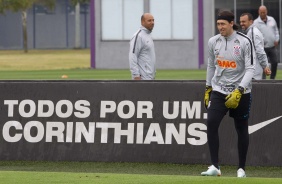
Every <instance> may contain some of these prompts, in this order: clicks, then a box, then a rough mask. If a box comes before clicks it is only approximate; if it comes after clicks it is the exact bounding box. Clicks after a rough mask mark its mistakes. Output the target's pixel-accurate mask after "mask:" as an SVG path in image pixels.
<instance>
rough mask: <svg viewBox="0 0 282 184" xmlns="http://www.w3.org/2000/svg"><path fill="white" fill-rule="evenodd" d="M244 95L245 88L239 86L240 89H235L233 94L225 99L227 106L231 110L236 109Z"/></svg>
mask: <svg viewBox="0 0 282 184" xmlns="http://www.w3.org/2000/svg"><path fill="white" fill-rule="evenodd" d="M243 93H244V88H243V87H240V86H239V88H238V89H235V90H234V91H233V92H232V93H230V94H229V95H227V97H226V98H225V100H226V102H225V106H226V107H227V108H229V109H236V108H237V107H238V105H239V102H240V99H241V97H242V94H243Z"/></svg>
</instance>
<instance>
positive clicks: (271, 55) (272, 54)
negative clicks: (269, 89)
mask: <svg viewBox="0 0 282 184" xmlns="http://www.w3.org/2000/svg"><path fill="white" fill-rule="evenodd" d="M264 51H265V53H266V55H267V57H268V62H269V63H270V64H271V75H270V79H275V77H276V73H277V65H278V56H277V50H276V47H270V48H264ZM262 78H263V79H266V76H265V74H264V72H263V76H262Z"/></svg>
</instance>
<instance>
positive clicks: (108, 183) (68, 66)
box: [0, 50, 282, 184]
mask: <svg viewBox="0 0 282 184" xmlns="http://www.w3.org/2000/svg"><path fill="white" fill-rule="evenodd" d="M89 67H90V51H89V50H30V51H29V53H28V54H24V53H23V51H0V80H130V79H131V78H130V72H129V70H128V69H124V70H100V69H90V68H89ZM63 75H67V76H68V78H62V76H63ZM205 75H206V71H205V70H157V77H156V79H157V80H205ZM277 79H282V71H281V70H279V71H278V73H277ZM207 167H208V166H207V165H183V164H161V163H159V164H158V163H103V162H38V161H0V183H21V184H22V183H28V184H33V183H34V184H35V183H36V184H38V183H42V184H45V183H46V184H47V183H48V184H49V183H79V184H84V183H97V184H100V183H101V184H113V183H121V184H127V183H128V184H131V183H137V184H139V183H144V184H150V183H152V184H159V183H160V184H171V183H181V184H182V183H193V184H194V183H196V184H197V183H199V184H205V183H207V184H213V183H215V184H223V183H224V184H225V183H238V184H245V183H246V184H265V183H267V184H272V183H273V184H276V183H277V184H278V183H279V184H281V183H282V167H247V176H248V177H247V178H243V179H238V178H236V170H237V168H236V167H235V166H221V170H222V176H221V177H201V176H199V175H200V173H201V172H202V171H204V170H206V169H207Z"/></svg>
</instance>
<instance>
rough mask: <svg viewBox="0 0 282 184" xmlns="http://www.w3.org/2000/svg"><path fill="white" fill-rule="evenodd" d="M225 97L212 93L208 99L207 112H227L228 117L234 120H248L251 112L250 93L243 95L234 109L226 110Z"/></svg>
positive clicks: (215, 92)
mask: <svg viewBox="0 0 282 184" xmlns="http://www.w3.org/2000/svg"><path fill="white" fill-rule="evenodd" d="M226 96H227V95H225V94H222V93H219V92H217V91H212V93H211V97H210V105H209V107H208V111H209V110H217V111H222V112H224V114H226V113H227V111H229V116H230V117H232V118H235V119H248V118H249V115H250V110H251V102H252V95H251V93H247V94H243V95H242V97H241V100H240V102H239V105H238V107H237V108H236V109H228V108H227V107H226V106H225V101H226V100H225V98H226Z"/></svg>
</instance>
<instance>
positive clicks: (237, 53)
mask: <svg viewBox="0 0 282 184" xmlns="http://www.w3.org/2000/svg"><path fill="white" fill-rule="evenodd" d="M233 53H234V55H240V53H241V47H240V45H235V46H234V47H233Z"/></svg>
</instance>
